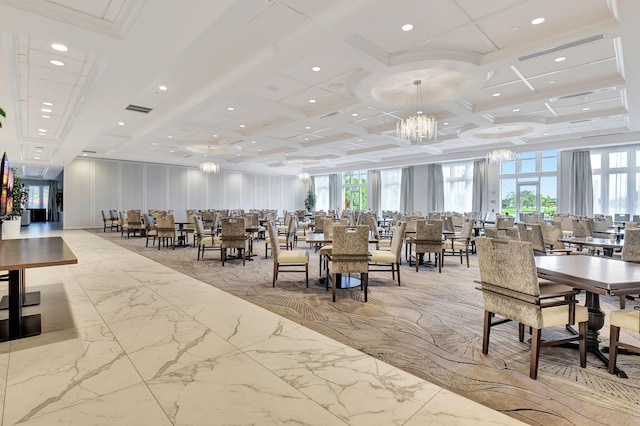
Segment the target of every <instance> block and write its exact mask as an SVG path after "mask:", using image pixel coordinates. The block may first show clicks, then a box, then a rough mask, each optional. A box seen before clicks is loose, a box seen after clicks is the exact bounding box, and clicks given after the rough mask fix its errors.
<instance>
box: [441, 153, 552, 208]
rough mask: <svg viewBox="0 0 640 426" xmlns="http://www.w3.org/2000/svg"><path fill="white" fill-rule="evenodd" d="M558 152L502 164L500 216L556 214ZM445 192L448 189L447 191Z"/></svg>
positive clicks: (523, 156) (519, 157) (531, 154)
mask: <svg viewBox="0 0 640 426" xmlns="http://www.w3.org/2000/svg"><path fill="white" fill-rule="evenodd" d="M557 174H558V153H557V151H540V152H523V153H521V154H518V155H517V156H515V158H513V159H512V160H509V161H503V162H502V163H501V164H500V199H501V212H502V213H503V214H505V213H508V214H510V215H516V214H518V213H521V212H532V211H533V212H539V213H544V214H545V216H551V215H553V214H555V212H556V210H557V206H558V175H557ZM445 190H446V188H445Z"/></svg>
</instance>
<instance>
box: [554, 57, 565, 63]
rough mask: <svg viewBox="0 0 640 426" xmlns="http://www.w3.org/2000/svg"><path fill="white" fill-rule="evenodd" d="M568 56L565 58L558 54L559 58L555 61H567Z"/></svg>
mask: <svg viewBox="0 0 640 426" xmlns="http://www.w3.org/2000/svg"><path fill="white" fill-rule="evenodd" d="M566 59H567V58H565V57H564V56H558V57H557V58H555V59H554V61H555V62H562V61H565V60H566Z"/></svg>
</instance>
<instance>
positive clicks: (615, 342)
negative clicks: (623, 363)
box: [609, 236, 640, 374]
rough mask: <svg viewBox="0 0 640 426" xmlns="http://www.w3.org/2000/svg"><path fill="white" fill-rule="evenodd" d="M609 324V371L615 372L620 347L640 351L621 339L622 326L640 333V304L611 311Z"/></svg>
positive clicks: (639, 348)
mask: <svg viewBox="0 0 640 426" xmlns="http://www.w3.org/2000/svg"><path fill="white" fill-rule="evenodd" d="M625 238H626V236H625ZM609 324H610V330H611V331H610V333H609V373H611V374H613V373H614V372H615V370H616V362H617V358H618V348H624V349H627V350H630V351H632V352H637V353H640V347H638V346H634V345H631V344H629V343H623V342H621V341H620V329H621V328H624V329H626V330H629V331H631V332H633V333H640V306H635V307H634V310H623V311H613V312H611V314H610V316H609Z"/></svg>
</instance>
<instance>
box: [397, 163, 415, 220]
mask: <svg viewBox="0 0 640 426" xmlns="http://www.w3.org/2000/svg"><path fill="white" fill-rule="evenodd" d="M400 212H401V213H408V214H411V212H413V166H412V167H403V168H402V175H401V178H400Z"/></svg>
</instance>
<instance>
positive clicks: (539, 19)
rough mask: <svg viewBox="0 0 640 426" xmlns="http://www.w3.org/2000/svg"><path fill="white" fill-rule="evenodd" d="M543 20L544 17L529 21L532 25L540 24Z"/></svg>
mask: <svg viewBox="0 0 640 426" xmlns="http://www.w3.org/2000/svg"><path fill="white" fill-rule="evenodd" d="M544 21H545V19H544V18H536V19H534V20H532V21H531V23H532V24H533V25H540V24H542V23H543V22H544Z"/></svg>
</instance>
